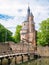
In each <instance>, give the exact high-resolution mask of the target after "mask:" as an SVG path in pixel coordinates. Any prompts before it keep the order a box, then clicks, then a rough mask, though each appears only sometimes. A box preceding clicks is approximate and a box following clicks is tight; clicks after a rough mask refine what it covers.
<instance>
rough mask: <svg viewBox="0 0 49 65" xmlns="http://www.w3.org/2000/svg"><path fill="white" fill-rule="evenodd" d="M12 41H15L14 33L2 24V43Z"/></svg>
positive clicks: (0, 28) (0, 37)
mask: <svg viewBox="0 0 49 65" xmlns="http://www.w3.org/2000/svg"><path fill="white" fill-rule="evenodd" d="M11 40H13V38H12V32H11V31H9V30H8V29H6V28H5V27H4V26H3V25H1V24H0V42H5V41H11Z"/></svg>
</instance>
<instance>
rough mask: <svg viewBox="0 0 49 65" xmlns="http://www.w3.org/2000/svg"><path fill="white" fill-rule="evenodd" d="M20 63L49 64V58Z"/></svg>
mask: <svg viewBox="0 0 49 65" xmlns="http://www.w3.org/2000/svg"><path fill="white" fill-rule="evenodd" d="M19 65H49V58H40V59H37V60H34V61H30V62H26V63H22V64H19Z"/></svg>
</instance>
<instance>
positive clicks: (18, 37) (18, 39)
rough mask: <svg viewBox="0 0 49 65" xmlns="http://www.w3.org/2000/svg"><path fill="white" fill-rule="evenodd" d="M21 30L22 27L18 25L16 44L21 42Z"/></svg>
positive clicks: (15, 36)
mask: <svg viewBox="0 0 49 65" xmlns="http://www.w3.org/2000/svg"><path fill="white" fill-rule="evenodd" d="M21 28H22V26H21V25H17V27H16V32H15V35H14V38H15V42H20V30H21Z"/></svg>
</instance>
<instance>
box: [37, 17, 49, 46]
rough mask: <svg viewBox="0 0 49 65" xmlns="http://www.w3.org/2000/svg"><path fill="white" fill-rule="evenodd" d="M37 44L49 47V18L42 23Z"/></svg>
mask: <svg viewBox="0 0 49 65" xmlns="http://www.w3.org/2000/svg"><path fill="white" fill-rule="evenodd" d="M37 44H40V45H49V18H48V19H47V20H43V21H42V22H41V23H40V28H39V31H38V32H37Z"/></svg>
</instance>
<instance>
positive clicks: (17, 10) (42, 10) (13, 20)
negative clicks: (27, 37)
mask: <svg viewBox="0 0 49 65" xmlns="http://www.w3.org/2000/svg"><path fill="white" fill-rule="evenodd" d="M28 3H29V6H30V9H31V12H32V13H33V15H34V22H35V28H36V30H38V28H39V23H40V22H41V21H42V20H45V19H47V18H49V0H0V23H1V24H2V25H4V26H5V27H6V28H7V29H9V30H10V31H12V32H13V34H14V33H15V30H16V26H17V25H19V24H20V25H21V24H22V22H23V21H25V20H26V16H27V8H28Z"/></svg>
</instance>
